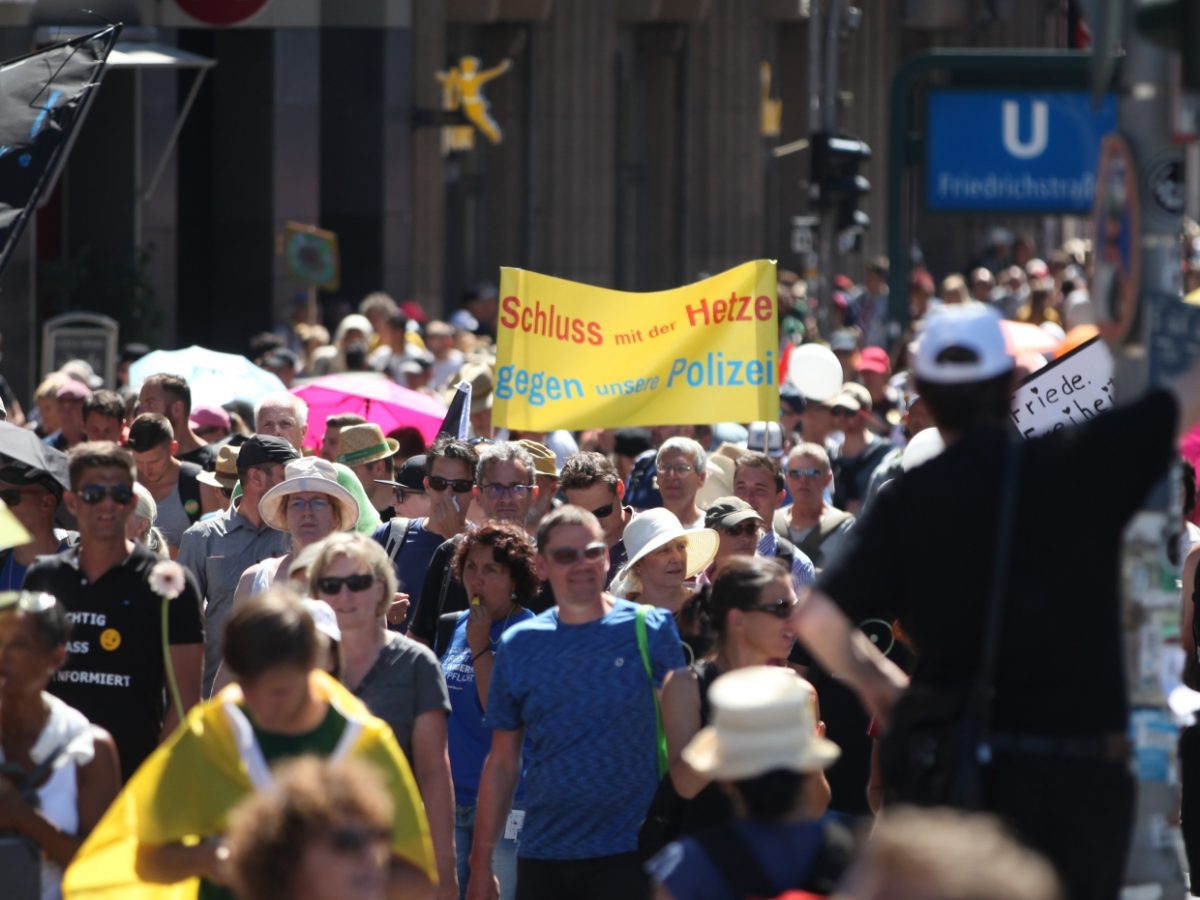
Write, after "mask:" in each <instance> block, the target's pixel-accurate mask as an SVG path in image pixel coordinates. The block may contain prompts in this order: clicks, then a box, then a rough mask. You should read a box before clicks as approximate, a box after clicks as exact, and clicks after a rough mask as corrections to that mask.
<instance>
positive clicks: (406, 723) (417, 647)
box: [354, 632, 450, 763]
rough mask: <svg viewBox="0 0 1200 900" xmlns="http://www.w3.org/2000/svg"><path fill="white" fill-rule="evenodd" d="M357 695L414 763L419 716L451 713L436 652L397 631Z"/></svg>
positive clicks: (381, 651)
mask: <svg viewBox="0 0 1200 900" xmlns="http://www.w3.org/2000/svg"><path fill="white" fill-rule="evenodd" d="M354 693H355V695H356V696H357V697H358V699H360V700H362V702H363V703H365V704H367V709H369V710H370V711H371V713H372V715H375V716H378V717H379V718H381V719H383V721H385V722H387V723H388V724H389V725H391V726H392V731H393V732H394V733H395V735H396V741H397V742H398V743H399V744H400V749H401V750H403V751H404V755H405V757H406V758H407V759H408V761H409V763H412V762H413V756H412V736H413V725H414V723H415V722H416V720H417V716H419V715H421V714H422V713H427V712H429V711H430V710H431V709H440V710H442V711H444V712H445V713H446V714H447V715H449V713H450V694H449V692H448V691H447V690H446V679H445V678H444V677H443V676H442V667H441V666H440V665H439V664H438V661H437V657H436V656H434V655H433V651H432V650H430V649H429V648H428V647H426V646H425V645H424V644H418V643H417V642H416V641H414V640H412V639H410V638H406V637H404V636H403V635H400V634H396V633H394V632H389V633H388V642H387V643H386V644H384V646H383V649H382V650H380V651H379V658H378V659H376V660H375V665H373V666H371V668H370V670H369V671H368V672H367V674H366V675H365V676H364V677H363V680H362V681H361V682H360V683H359V685H358V687H357V688H355V689H354Z"/></svg>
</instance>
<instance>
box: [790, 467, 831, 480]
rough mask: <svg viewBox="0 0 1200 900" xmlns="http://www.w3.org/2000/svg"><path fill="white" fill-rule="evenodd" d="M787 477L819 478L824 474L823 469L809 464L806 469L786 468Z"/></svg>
mask: <svg viewBox="0 0 1200 900" xmlns="http://www.w3.org/2000/svg"><path fill="white" fill-rule="evenodd" d="M787 473H788V477H789V478H820V477H821V476H822V475H824V474H825V470H824V469H821V468H819V467H817V466H810V467H809V468H807V469H788V470H787Z"/></svg>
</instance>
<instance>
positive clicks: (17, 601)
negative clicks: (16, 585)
mask: <svg viewBox="0 0 1200 900" xmlns="http://www.w3.org/2000/svg"><path fill="white" fill-rule="evenodd" d="M57 604H58V599H57V598H56V597H55V596H54V595H53V594H46V593H42V592H34V591H4V592H3V593H0V610H5V609H9V608H12V607H16V608H17V609H19V610H21V612H27V613H34V614H35V615H36V614H37V613H44V612H46V610H48V609H53V608H54V607H55V606H56V605H57Z"/></svg>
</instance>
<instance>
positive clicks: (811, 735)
mask: <svg viewBox="0 0 1200 900" xmlns="http://www.w3.org/2000/svg"><path fill="white" fill-rule="evenodd" d="M708 699H709V703H710V704H712V724H711V725H709V726H708V727H707V728H702V729H701V730H700V731H699V732H697V734H696V736H695V737H694V738H692V740H691V741H690V742H689V743H688V745H687V746H686V747H684V748H683V759H684V761H685V762H687V764H688V765H689V766H691V767H692V768H693V769H695V770H696V771H697V772H699V773H700V774H701V775H707V776H708V777H710V778H713V779H718V780H721V781H740V780H743V779H746V778H755V777H757V776H759V775H764V774H766V773H767V772H770V771H773V770H775V769H787V770H790V771H792V772H821V771H824V770H825V769H828V768H829V767H830V766H831V765H833V764H834V763H835V762H836V761H837V758H838V757H839V756H840V755H841V752H842V751H841V749H840V748H839V747H838V745H837V744H835V743H834V742H833V741H831V740H829V739H827V738H824V737H822V736H821V735H819V734H817V692H816V691H815V690H814V689H813V686H812V685H811V684H809V683H808V682H807V681H805V680H804V679H803V678H801V677H800V676H799V675H797V674H796V673H795V672H793V671H792V670H791V669H788V668H784V667H782V666H747V667H746V668H744V669H735V670H734V671H732V672H729V673H727V674H725V675H722V676H721V677H720V678H718V679H717V680H716V681H714V682H713V683H712V687H711V688H709V691H708Z"/></svg>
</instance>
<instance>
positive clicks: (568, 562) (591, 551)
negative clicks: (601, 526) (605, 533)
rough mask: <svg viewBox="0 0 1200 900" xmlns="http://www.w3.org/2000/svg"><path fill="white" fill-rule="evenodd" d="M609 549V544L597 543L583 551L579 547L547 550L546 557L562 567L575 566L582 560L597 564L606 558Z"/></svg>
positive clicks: (589, 545)
mask: <svg viewBox="0 0 1200 900" xmlns="http://www.w3.org/2000/svg"><path fill="white" fill-rule="evenodd" d="M607 549H608V544H606V543H604V541H595V542H593V543H591V544H588V545H587V546H586V547H584V548H583V549H582V550H580V549H578V548H577V547H555V548H554V549H553V550H547V551H546V555H547V556H549V557H550V558H551V559H552V560H554V562H556V563H558V565H560V566H573V565H575V563H577V562H579V560H580V559H586V560H587V561H588V562H595V561H596V560H598V559H600V558H602V557H603V556H604V551H605V550H607Z"/></svg>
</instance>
